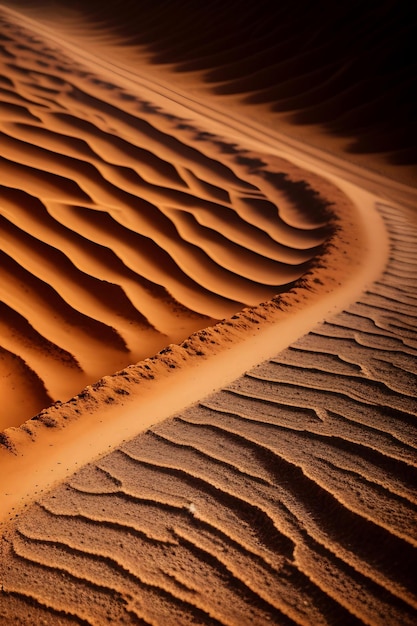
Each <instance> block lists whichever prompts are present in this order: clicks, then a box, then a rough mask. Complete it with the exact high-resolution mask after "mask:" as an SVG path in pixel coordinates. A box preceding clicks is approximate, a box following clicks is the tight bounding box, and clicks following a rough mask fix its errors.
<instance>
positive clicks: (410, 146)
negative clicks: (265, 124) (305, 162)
mask: <svg viewBox="0 0 417 626" xmlns="http://www.w3.org/2000/svg"><path fill="white" fill-rule="evenodd" d="M31 4H32V3H30V2H28V1H27V0H26V1H25V0H20V1H19V2H17V6H23V7H24V8H25V10H26V11H28V12H30V13H31V14H34V15H41V17H42V19H44V20H46V21H50V22H51V23H54V22H56V21H59V23H60V26H61V28H63V29H64V30H67V31H68V32H70V33H71V35H76V36H78V37H80V41H81V42H82V45H83V46H85V47H86V48H88V47H89V46H94V47H95V48H97V47H100V46H101V49H102V51H103V53H104V54H105V51H106V48H108V46H112V45H113V44H116V45H114V47H113V53H114V54H113V58H114V59H115V60H116V62H117V58H118V52H117V50H118V48H120V49H121V50H122V53H121V57H120V56H119V58H123V62H126V61H127V60H129V59H130V62H131V64H132V66H133V67H134V65H135V63H137V59H138V58H141V55H142V54H143V53H145V54H146V57H147V58H148V59H150V61H151V62H152V64H154V67H155V68H157V69H158V70H159V69H160V70H162V71H163V70H164V68H168V69H169V71H170V72H172V70H174V71H175V72H176V77H175V78H176V80H177V81H178V82H179V83H184V84H185V85H187V86H188V87H190V86H191V87H192V89H193V90H195V89H200V88H201V86H202V85H203V84H205V85H207V87H208V89H209V92H210V94H214V95H217V96H218V97H219V102H220V101H221V100H223V101H224V102H226V103H229V104H230V103H236V102H240V103H243V104H244V105H245V106H246V107H247V115H249V116H252V117H255V119H256V118H263V117H265V116H267V118H268V120H269V123H270V124H271V125H274V126H276V125H279V126H281V127H283V128H285V126H286V124H287V122H288V123H289V125H290V134H294V133H295V134H297V133H298V136H300V137H301V138H302V140H305V138H306V137H308V138H309V140H310V141H312V142H313V143H316V144H317V145H324V144H326V142H327V145H328V147H329V149H331V150H336V152H338V151H340V150H341V151H342V152H343V153H344V154H345V156H346V155H349V158H350V159H352V160H354V161H356V162H359V163H360V164H362V165H364V166H370V167H376V168H382V169H383V170H385V171H386V172H388V173H389V174H390V175H392V176H394V177H395V176H405V177H406V178H407V180H408V182H409V183H410V184H414V183H413V180H414V181H415V175H416V167H415V166H416V164H417V151H416V150H417V149H416V145H417V132H416V131H417V127H416V120H415V114H414V113H415V110H416V106H417V102H416V96H415V94H416V93H417V84H416V83H417V79H416V61H415V54H414V46H415V38H416V33H417V20H416V16H415V12H414V11H413V10H412V5H410V4H407V3H405V2H402V3H398V2H396V1H395V0H387V1H386V2H383V3H381V2H374V1H372V2H367V3H363V2H361V1H360V0H353V1H351V2H349V3H345V4H343V5H341V4H340V3H335V2H331V1H330V0H318V1H317V2H314V3H311V2H305V0H291V2H289V1H283V2H276V1H275V0H260V1H258V2H257V3H256V4H253V3H245V4H242V3H241V2H239V1H238V0H234V1H233V2H231V1H229V2H217V1H214V2H210V3H196V2H191V1H190V0H177V1H175V2H172V1H171V0H166V1H162V2H157V3H155V2H153V1H150V0H148V1H142V2H140V3H138V2H135V1H134V0H124V1H122V2H118V4H117V7H118V8H117V12H115V10H114V6H113V5H112V3H107V4H106V3H104V4H103V3H102V2H97V1H95V0H90V1H89V2H77V1H75V2H72V3H71V10H68V8H67V7H65V8H64V7H63V6H60V3H55V2H54V3H51V2H48V1H47V0H44V2H42V3H41V4H40V6H41V7H42V8H41V10H39V6H38V7H33V6H31ZM14 6H16V3H15V5H14ZM57 6H58V7H60V8H59V10H58V8H57ZM172 24H175V28H172ZM203 25H204V26H203ZM251 109H252V111H251ZM297 128H298V131H297ZM326 137H327V139H326ZM369 154H372V156H373V162H372V163H369V158H367V156H366V155H369ZM384 164H385V167H384ZM399 165H402V166H408V167H406V168H404V167H403V168H398V167H395V166H399Z"/></svg>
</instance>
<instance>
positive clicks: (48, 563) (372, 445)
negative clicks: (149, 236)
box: [2, 205, 417, 626]
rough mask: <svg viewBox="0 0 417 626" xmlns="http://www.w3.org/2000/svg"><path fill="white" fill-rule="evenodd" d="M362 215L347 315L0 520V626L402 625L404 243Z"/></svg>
mask: <svg viewBox="0 0 417 626" xmlns="http://www.w3.org/2000/svg"><path fill="white" fill-rule="evenodd" d="M379 209H380V211H381V212H382V214H383V215H384V218H385V220H386V222H387V225H388V229H389V232H390V236H391V246H392V247H391V250H392V252H391V257H390V261H389V265H388V267H387V269H386V271H385V272H384V274H383V276H382V277H381V279H380V280H378V281H377V282H375V283H374V284H373V285H372V286H371V287H370V288H369V289H368V290H367V291H365V292H364V293H363V295H362V297H361V298H360V299H359V301H358V302H356V303H354V304H352V305H351V306H350V307H349V308H347V309H346V310H345V311H343V312H341V313H339V314H336V315H333V316H330V317H328V318H327V319H326V320H325V321H324V322H323V323H321V324H319V325H318V326H317V327H315V328H314V330H313V331H311V332H310V333H308V334H307V335H305V336H304V337H302V338H301V339H299V340H298V341H296V342H295V343H294V344H293V345H291V346H290V347H289V348H288V349H286V350H284V351H283V352H280V353H279V354H277V356H276V357H275V358H272V359H270V360H269V361H266V362H264V363H262V364H260V365H259V366H257V367H255V368H253V369H251V370H250V371H248V372H247V374H246V375H244V376H243V377H241V378H239V379H238V380H236V381H235V382H233V383H232V384H231V385H229V386H227V387H225V388H223V389H222V390H220V391H218V392H216V393H214V394H213V395H211V396H209V397H206V398H204V399H202V400H201V401H200V402H199V403H198V404H197V405H194V406H192V407H190V408H188V409H185V410H183V411H181V412H180V413H179V414H178V415H176V416H174V417H173V418H172V419H170V420H168V421H165V422H163V423H161V424H160V425H157V426H154V427H152V428H150V429H148V430H147V432H145V433H144V434H141V435H139V436H137V437H136V438H133V439H132V440H130V441H128V442H126V443H124V444H122V445H121V446H120V447H118V448H117V449H116V450H114V451H113V452H111V453H110V454H107V455H104V456H102V457H101V458H100V459H98V460H96V461H94V462H92V463H90V464H87V465H86V466H84V467H83V468H82V469H81V470H80V471H78V472H76V473H75V474H73V475H72V476H70V477H69V478H68V479H66V480H64V481H63V482H62V483H61V484H59V485H58V486H57V487H55V488H54V489H52V490H51V491H50V492H49V493H47V494H46V495H44V496H43V497H42V496H41V497H38V499H37V501H36V502H35V503H34V504H33V505H31V506H30V507H29V508H28V509H27V510H26V512H24V513H21V514H20V516H19V517H18V518H17V520H15V521H14V522H13V524H12V525H10V527H9V530H8V531H7V532H6V534H5V536H4V541H3V559H2V560H3V571H4V572H7V575H5V576H4V578H3V580H4V582H3V589H4V594H3V597H2V601H3V604H2V611H3V617H4V618H5V620H6V621H5V622H4V623H19V624H20V623H25V621H24V620H25V616H29V617H30V620H31V623H43V622H42V620H45V621H44V623H54V624H104V623H108V622H111V623H117V624H188V623H193V624H227V625H230V626H232V625H234V624H270V623H274V624H288V625H290V624H299V625H304V624H315V625H316V624H349V625H354V624H373V625H381V626H382V625H387V624H401V625H404V626H407V625H409V626H412V625H413V624H415V622H416V618H417V593H416V592H417V589H416V579H415V566H416V563H417V559H416V556H417V555H416V550H417V533H416V525H415V520H416V513H417V511H416V508H417V498H416V489H415V485H416V480H417V473H416V471H417V468H416V462H415V461H416V446H417V431H416V422H415V420H416V416H417V405H416V389H417V385H416V382H417V370H416V355H417V352H416V349H417V343H416V339H417V337H416V329H415V324H414V321H415V317H416V314H417V305H416V303H417V297H416V276H417V264H416V260H415V255H414V254H413V250H414V249H415V245H416V243H417V230H416V227H415V224H414V226H413V225H412V224H413V223H412V222H411V223H410V221H409V217H408V216H405V217H404V216H403V217H402V216H401V215H399V213H398V210H394V209H392V208H391V207H388V206H384V205H380V207H379ZM393 302H395V312H393ZM106 384H107V392H106V393H107V395H109V394H112V393H113V385H114V384H116V385H120V381H119V380H116V379H115V380H113V381H112V379H111V377H110V378H109V379H108V380H107V383H105V385H106ZM13 620H14V621H13ZM51 620H52V621H51Z"/></svg>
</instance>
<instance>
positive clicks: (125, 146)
mask: <svg viewBox="0 0 417 626" xmlns="http://www.w3.org/2000/svg"><path fill="white" fill-rule="evenodd" d="M5 32H6V33H8V34H7V40H6V41H5V42H4V43H3V45H2V50H3V58H4V68H5V76H6V78H7V81H8V88H7V89H4V90H3V91H2V101H3V104H4V106H5V109H4V113H2V119H1V132H2V136H1V142H2V144H1V145H2V153H1V171H2V188H1V199H2V207H1V237H2V300H3V302H4V306H5V307H6V308H5V311H7V315H6V317H5V318H4V322H3V323H4V324H5V325H6V330H5V333H4V335H5V337H4V340H3V341H2V349H3V350H4V354H5V355H6V354H10V355H11V356H9V357H7V360H5V361H4V363H5V368H4V373H3V376H4V377H6V381H5V384H6V385H7V388H8V390H9V391H8V393H10V389H11V388H13V386H14V385H16V400H14V401H13V402H10V403H9V404H8V405H7V408H6V410H5V413H4V416H3V417H2V423H3V425H4V426H10V425H18V424H19V423H21V422H22V421H23V420H24V419H26V418H29V417H31V415H33V414H35V413H37V412H38V411H39V410H40V409H41V408H43V407H44V406H45V397H46V398H48V403H49V402H51V401H55V400H67V399H68V398H70V397H71V396H72V395H74V394H75V393H76V392H77V391H79V390H80V389H82V387H83V386H85V385H86V384H87V383H91V382H94V381H95V380H97V379H98V378H100V377H101V376H103V375H104V374H109V373H112V372H114V371H115V370H117V369H121V368H122V367H124V366H126V365H128V364H129V363H134V362H136V361H138V360H141V359H143V358H145V357H146V356H150V355H152V354H154V353H155V352H157V351H158V350H160V349H161V348H162V347H164V346H165V345H167V344H168V343H171V342H178V341H181V340H182V339H185V338H186V337H187V336H188V335H189V334H191V333H192V332H194V331H195V330H197V329H198V328H203V327H205V326H207V325H209V324H211V323H213V322H214V321H216V320H220V319H223V318H224V317H226V316H228V315H231V314H232V313H234V312H236V311H238V310H239V309H241V308H242V306H244V305H254V304H257V303H258V302H261V301H263V300H267V299H269V298H271V297H272V296H273V295H275V294H276V293H278V292H280V291H283V290H287V289H289V288H291V286H292V285H294V284H295V282H296V281H297V280H298V279H299V278H300V277H301V276H303V275H304V274H305V273H306V272H307V271H308V270H309V269H310V267H311V262H312V260H313V259H315V258H316V257H317V256H318V255H319V254H320V252H321V250H322V246H323V244H324V243H325V242H326V240H327V239H328V238H329V235H330V234H331V232H332V228H333V229H334V227H332V225H331V223H330V217H331V214H330V211H329V210H328V205H329V200H328V199H326V198H324V197H318V195H317V191H316V190H315V189H314V188H310V187H309V186H308V184H307V185H306V183H305V182H304V178H303V177H304V175H303V173H302V172H300V173H299V174H298V176H297V173H296V172H295V171H294V168H293V171H292V173H290V174H289V169H288V168H289V166H287V167H286V164H285V163H284V162H283V163H282V167H283V168H284V169H283V172H282V174H281V179H280V180H279V179H278V178H277V177H275V178H274V187H272V186H271V183H270V180H268V173H267V166H268V164H267V162H266V161H264V160H262V155H255V154H252V153H248V152H247V151H245V150H244V149H243V148H242V149H239V148H236V147H233V146H230V154H229V153H228V152H226V150H225V148H226V147H227V145H223V146H219V145H217V144H216V137H215V136H211V135H209V136H208V137H206V136H205V135H204V133H202V131H200V130H199V129H197V128H193V127H192V126H190V125H189V124H188V126H187V128H186V130H182V126H183V124H184V120H182V119H180V118H177V117H175V116H174V117H172V116H170V115H168V114H163V113H161V112H159V111H158V109H157V108H153V107H152V106H151V105H149V104H148V103H146V102H144V101H141V100H140V99H139V98H136V97H134V98H132V99H131V100H129V101H128V102H127V103H126V101H125V99H124V97H125V92H124V91H123V90H122V89H119V88H117V87H115V86H104V87H97V82H98V81H97V79H96V77H94V75H91V74H89V73H87V72H86V71H85V70H82V69H75V70H74V72H71V74H70V76H69V75H68V73H67V72H66V71H65V69H64V68H65V67H66V66H68V65H69V63H70V61H69V60H68V58H66V57H65V55H63V54H62V53H55V54H54V55H51V54H48V55H47V54H46V50H45V46H44V45H42V44H38V45H34V46H33V47H32V48H28V47H27V46H25V54H23V55H22V52H21V49H22V42H23V41H26V39H27V37H28V34H27V32H26V31H19V29H18V28H17V27H16V26H14V25H13V23H10V22H9V23H7V20H6V21H5ZM45 58H48V61H45ZM46 85H48V87H46ZM15 102H19V103H20V104H19V105H16V104H15ZM16 106H18V109H16V108H15V107H16ZM10 107H11V108H10ZM245 159H247V162H248V165H245ZM292 180H293V181H294V182H293V183H291V181H292ZM291 184H292V186H293V188H294V189H292V187H291ZM297 184H298V185H300V184H304V186H305V190H304V195H305V200H304V203H303V205H302V208H301V209H300V207H299V206H298V204H299V203H298V199H297V196H298V193H299V192H298V189H297ZM284 196H285V197H284ZM278 199H279V204H278V209H277V200H278ZM304 215H305V216H308V218H306V219H304ZM17 327H18V330H17ZM13 355H14V357H13ZM5 359H6V356H5ZM13 363H14V364H15V366H14V367H12V368H11V367H10V365H11V364H13ZM11 373H12V376H13V381H11V379H10V375H11ZM22 373H26V375H28V376H31V377H32V380H33V385H34V386H35V387H36V389H35V391H34V394H33V401H32V402H31V404H30V408H29V412H28V410H27V407H26V406H25V407H24V406H21V405H20V403H19V402H18V401H17V398H18V397H19V396H20V393H21V392H20V386H19V380H20V377H21V376H22ZM36 381H38V382H37V384H36ZM13 406H14V408H13Z"/></svg>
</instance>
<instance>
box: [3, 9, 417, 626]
mask: <svg viewBox="0 0 417 626" xmlns="http://www.w3.org/2000/svg"><path fill="white" fill-rule="evenodd" d="M0 17H1V25H2V33H3V35H2V39H1V41H0V43H1V46H0V53H1V56H0V59H1V62H2V64H3V72H2V74H1V76H0V81H1V92H0V93H1V114H0V131H1V154H0V159H1V164H0V166H1V170H0V172H1V174H0V175H1V179H0V185H1V187H0V227H1V271H2V277H1V299H2V303H1V336H0V350H1V355H2V359H1V368H2V369H1V385H2V386H1V397H2V407H1V427H2V430H3V433H2V434H1V435H0V476H1V488H0V529H1V560H0V582H1V592H0V623H1V624H13V625H14V624H16V625H17V624H21V625H23V624H34V625H37V624H54V625H55V624H89V625H95V626H102V625H103V624H107V623H113V624H153V625H157V624H158V625H159V624H160V625H162V624H164V625H165V624H172V625H178V624H179V625H182V624H223V625H228V626H234V625H238V624H239V625H240V624H259V625H261V624H271V623H273V624H283V625H286V624H298V625H300V626H301V625H304V624H311V625H316V624H328V625H330V624H346V625H355V624H372V625H373V624H378V625H381V626H382V625H386V624H393V625H398V624H401V625H410V626H411V625H413V624H415V623H416V620H417V593H416V577H415V571H416V568H417V559H416V544H417V532H416V503H417V502H416V501H417V495H416V488H415V485H416V479H417V475H416V474H417V472H416V447H417V441H416V416H417V403H416V396H417V377H416V374H417V367H416V353H417V343H416V323H415V318H416V314H417V261H416V258H415V249H416V245H417V223H416V218H415V211H413V209H412V207H413V205H414V203H415V190H413V189H411V188H409V187H407V186H406V185H403V184H399V183H398V184H397V183H396V182H395V181H386V183H384V179H383V178H381V177H378V175H376V174H375V175H373V174H371V173H370V172H369V171H368V172H364V173H362V171H361V170H360V169H359V168H357V167H356V166H355V167H353V166H351V165H349V166H346V168H345V167H344V165H343V163H342V164H341V163H340V162H338V161H337V159H335V160H333V161H332V160H331V159H330V158H329V157H328V155H327V157H326V155H322V154H320V152H319V151H316V150H313V149H311V150H307V149H306V151H305V152H303V150H302V148H301V147H300V145H299V144H298V143H297V141H295V142H289V144H288V145H286V146H282V145H280V144H279V142H277V141H276V138H275V136H274V134H273V133H272V132H267V131H264V132H262V131H261V129H260V127H259V126H256V127H255V126H254V125H253V123H252V122H251V129H250V132H249V131H248V132H247V133H245V129H244V119H245V118H244V110H243V112H242V109H241V110H239V111H237V110H236V111H234V112H233V117H231V118H230V120H229V121H230V124H229V126H228V124H227V114H226V113H225V111H224V110H221V109H219V111H218V114H216V110H215V108H216V107H215V106H214V105H213V104H212V106H213V109H210V111H211V113H210V115H208V114H207V108H205V103H201V102H200V103H199V102H197V101H194V103H193V106H191V107H189V108H188V109H187V99H186V98H185V97H184V94H181V93H180V90H179V91H178V93H177V94H176V93H175V91H171V92H170V96H168V95H167V94H168V91H167V89H166V88H165V87H161V85H159V87H156V86H155V85H154V87H153V88H152V85H151V82H150V79H149V76H148V78H147V79H145V78H144V79H143V82H142V83H141V84H140V85H139V84H138V83H137V82H136V83H135V81H132V80H131V78H129V76H130V74H129V72H127V71H126V72H124V73H123V75H122V74H121V73H117V72H115V70H114V68H113V69H112V68H111V67H110V66H109V64H108V63H106V62H105V61H102V63H101V66H100V67H99V68H97V71H94V69H93V66H94V57H93V56H92V55H91V54H90V53H88V55H87V56H85V57H84V60H81V59H80V57H79V56H77V54H76V51H75V50H71V48H69V47H68V46H67V45H62V46H61V47H60V46H59V45H57V43H56V41H54V39H53V38H51V39H48V37H47V36H46V35H42V36H41V35H39V33H35V31H33V30H32V31H31V30H30V23H28V22H24V20H23V18H22V20H23V21H22V23H23V22H24V26H22V25H20V24H19V22H16V18H15V17H14V18H13V16H12V15H11V14H10V13H9V12H7V11H4V12H1V13H0ZM47 42H49V43H47ZM152 89H154V91H152ZM155 89H156V91H155ZM195 97H197V96H195ZM188 104H190V103H188ZM187 112H188V114H187ZM376 189H379V193H378V194H375V190H376ZM396 194H397V195H396ZM414 208H415V207H414ZM117 370H119V371H117ZM115 372H116V373H115ZM213 390H215V391H214V392H213V393H212V391H213ZM54 402H55V404H53V406H49V405H51V403H54ZM48 407H49V408H48Z"/></svg>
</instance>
